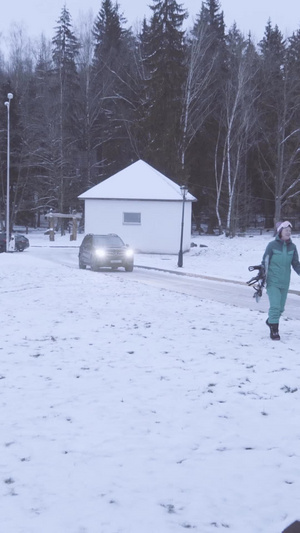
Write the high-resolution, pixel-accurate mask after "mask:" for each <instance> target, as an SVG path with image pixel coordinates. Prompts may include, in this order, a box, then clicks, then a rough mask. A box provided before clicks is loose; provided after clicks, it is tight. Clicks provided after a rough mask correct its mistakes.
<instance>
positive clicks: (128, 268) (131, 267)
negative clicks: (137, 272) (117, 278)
mask: <svg viewBox="0 0 300 533" xmlns="http://www.w3.org/2000/svg"><path fill="white" fill-rule="evenodd" d="M125 270H126V272H132V271H133V265H125Z"/></svg>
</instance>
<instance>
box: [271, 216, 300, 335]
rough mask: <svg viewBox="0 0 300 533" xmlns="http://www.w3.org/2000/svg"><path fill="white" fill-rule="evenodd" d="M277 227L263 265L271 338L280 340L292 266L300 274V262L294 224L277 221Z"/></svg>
mask: <svg viewBox="0 0 300 533" xmlns="http://www.w3.org/2000/svg"><path fill="white" fill-rule="evenodd" d="M276 227H277V235H276V237H275V239H274V240H273V241H271V242H269V244H268V245H267V247H266V250H265V253H264V255H263V258H262V266H263V267H264V270H265V275H266V286H267V294H268V297H269V304H270V307H269V313H268V318H267V320H266V324H267V326H269V328H270V337H271V339H273V340H280V335H279V331H278V326H279V319H280V316H281V315H282V313H283V311H284V307H285V302H286V298H287V294H288V290H289V285H290V278H291V267H293V269H294V270H295V272H297V274H298V275H299V276H300V262H299V256H298V251H297V248H296V245H295V244H294V243H293V242H292V240H291V233H292V224H291V223H290V222H289V221H288V220H286V221H285V222H279V223H277V225H276Z"/></svg>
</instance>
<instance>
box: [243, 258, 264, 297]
mask: <svg viewBox="0 0 300 533" xmlns="http://www.w3.org/2000/svg"><path fill="white" fill-rule="evenodd" d="M248 270H249V271H250V272H253V270H258V273H257V274H256V276H254V277H253V278H251V279H249V281H247V285H248V286H249V287H250V286H252V287H253V289H254V290H255V293H254V294H253V298H255V299H256V301H257V302H258V301H259V300H260V298H261V297H262V293H263V288H264V286H265V282H266V273H265V269H264V267H263V265H254V266H249V267H248Z"/></svg>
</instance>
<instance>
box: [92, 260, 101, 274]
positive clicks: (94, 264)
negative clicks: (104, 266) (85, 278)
mask: <svg viewBox="0 0 300 533" xmlns="http://www.w3.org/2000/svg"><path fill="white" fill-rule="evenodd" d="M91 270H93V272H97V271H98V270H99V267H98V265H97V263H95V261H92V263H91Z"/></svg>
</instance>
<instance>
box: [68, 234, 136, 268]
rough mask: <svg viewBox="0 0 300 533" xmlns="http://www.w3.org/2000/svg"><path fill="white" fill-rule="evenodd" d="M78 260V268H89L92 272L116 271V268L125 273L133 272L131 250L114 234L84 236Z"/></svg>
mask: <svg viewBox="0 0 300 533" xmlns="http://www.w3.org/2000/svg"><path fill="white" fill-rule="evenodd" d="M78 258H79V268H86V267H87V266H90V267H91V269H92V270H98V269H99V268H101V267H110V268H112V269H113V270H117V268H118V267H124V268H125V270H126V272H132V271H133V250H131V248H129V246H128V245H127V244H124V242H123V241H122V239H121V238H120V237H119V236H118V235H115V234H114V233H111V234H109V235H94V234H91V233H90V234H88V235H86V236H85V237H84V239H83V241H82V243H81V245H80V248H79V255H78Z"/></svg>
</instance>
